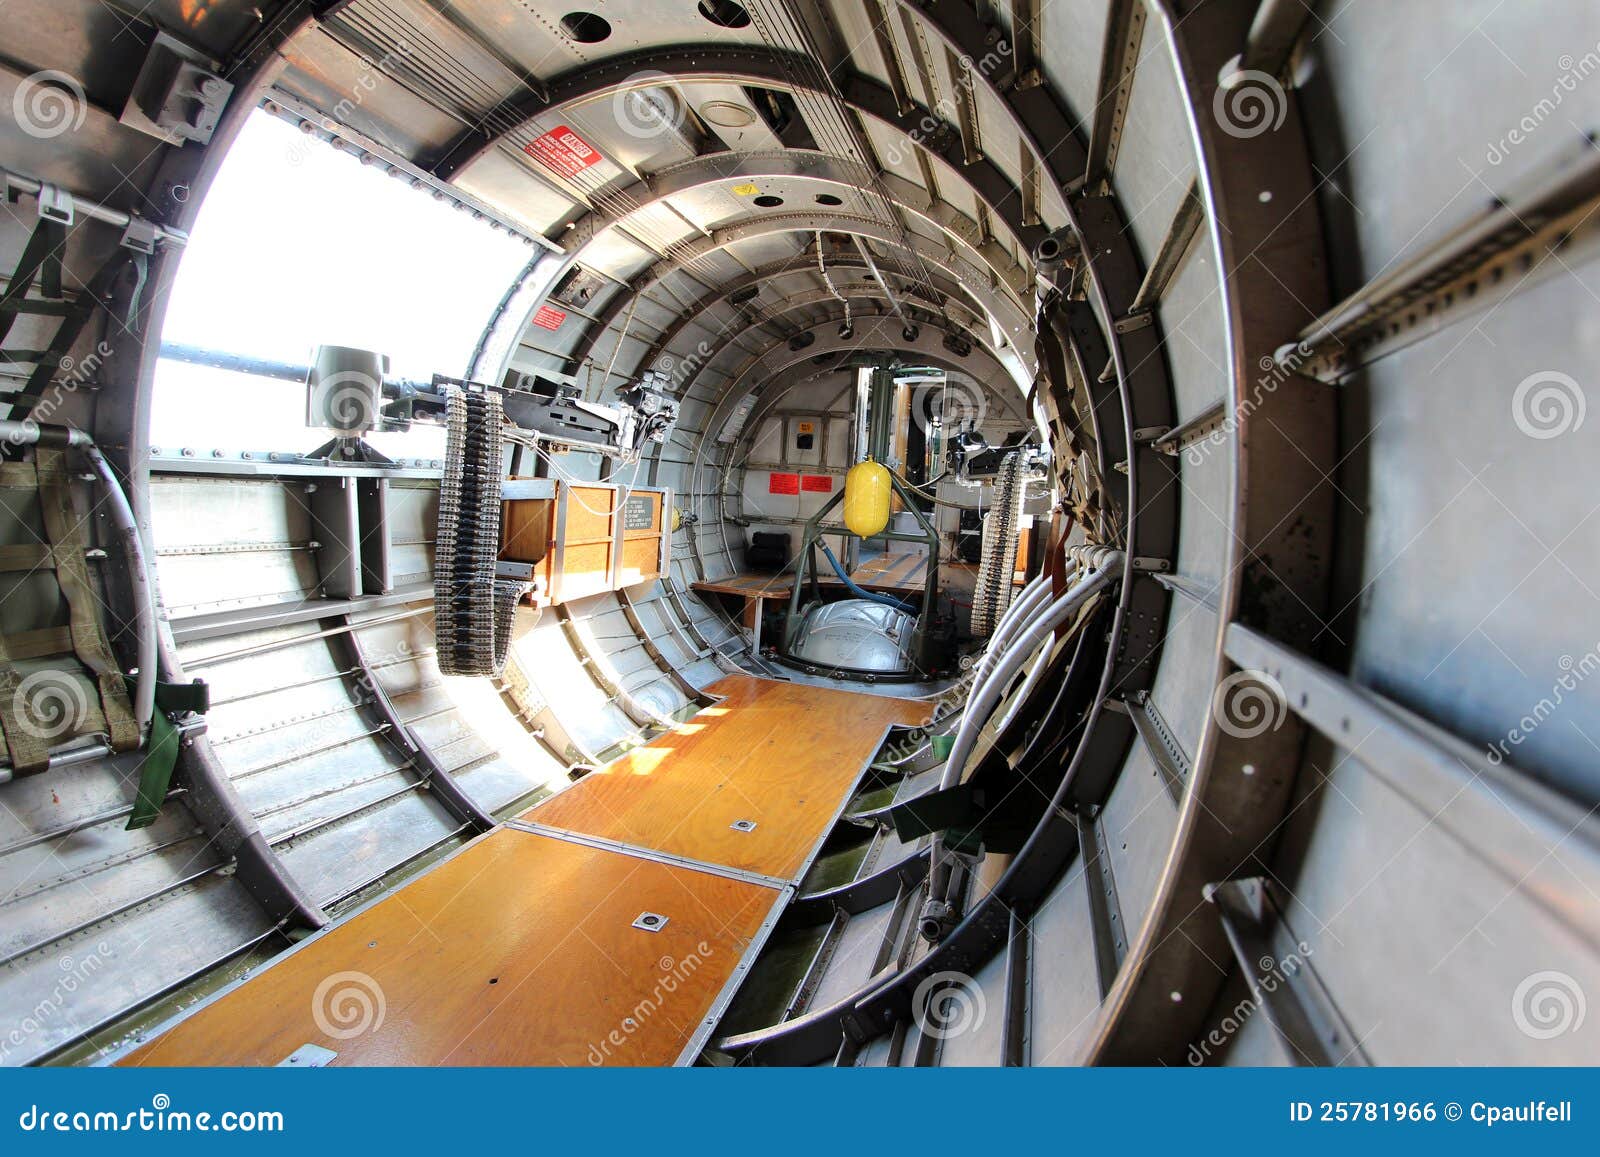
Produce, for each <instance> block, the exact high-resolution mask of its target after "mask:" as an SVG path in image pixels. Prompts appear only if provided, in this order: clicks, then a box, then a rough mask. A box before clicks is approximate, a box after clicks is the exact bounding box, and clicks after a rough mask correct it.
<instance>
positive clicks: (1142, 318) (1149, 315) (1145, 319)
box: [1111, 309, 1156, 333]
mask: <svg viewBox="0 0 1600 1157" xmlns="http://www.w3.org/2000/svg"><path fill="white" fill-rule="evenodd" d="M1155 320H1156V315H1155V312H1154V311H1153V310H1150V309H1138V310H1135V311H1134V312H1132V313H1130V314H1128V316H1126V317H1119V318H1117V320H1116V321H1114V322H1112V323H1111V328H1112V329H1114V330H1116V331H1117V332H1118V333H1135V332H1137V331H1138V330H1141V329H1148V328H1149V327H1150V326H1151V325H1152V324H1154V323H1155Z"/></svg>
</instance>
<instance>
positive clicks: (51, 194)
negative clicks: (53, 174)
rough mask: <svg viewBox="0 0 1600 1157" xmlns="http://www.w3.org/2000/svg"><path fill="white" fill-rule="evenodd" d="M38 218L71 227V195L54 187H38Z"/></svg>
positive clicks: (46, 185)
mask: <svg viewBox="0 0 1600 1157" xmlns="http://www.w3.org/2000/svg"><path fill="white" fill-rule="evenodd" d="M38 196H39V216H41V217H43V218H44V219H45V220H46V221H56V222H58V223H60V224H62V225H71V224H72V221H73V202H72V194H71V193H69V192H67V191H66V190H65V189H62V188H59V187H57V186H55V185H48V184H44V183H43V182H41V183H40V185H39V194H38Z"/></svg>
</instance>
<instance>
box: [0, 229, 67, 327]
mask: <svg viewBox="0 0 1600 1157" xmlns="http://www.w3.org/2000/svg"><path fill="white" fill-rule="evenodd" d="M66 243H67V227H66V226H65V225H63V224H62V223H61V222H60V221H53V220H51V219H50V218H49V217H40V218H39V223H38V224H37V225H35V226H34V227H33V232H32V233H31V234H30V235H29V236H28V243H27V244H26V245H24V246H23V247H22V257H21V259H20V260H18V262H17V270H16V272H15V273H13V274H12V275H11V282H10V284H8V285H7V286H6V291H5V293H4V294H3V295H0V341H5V339H6V335H7V334H8V333H10V332H11V326H12V323H14V322H15V321H16V320H17V315H18V314H19V313H22V312H23V299H24V298H25V297H27V295H28V289H29V288H30V287H31V286H32V285H33V279H34V278H35V277H38V278H39V283H40V284H39V288H40V292H41V293H43V294H44V296H46V297H52V298H59V297H60V296H61V251H62V249H63V248H64V247H65V246H66Z"/></svg>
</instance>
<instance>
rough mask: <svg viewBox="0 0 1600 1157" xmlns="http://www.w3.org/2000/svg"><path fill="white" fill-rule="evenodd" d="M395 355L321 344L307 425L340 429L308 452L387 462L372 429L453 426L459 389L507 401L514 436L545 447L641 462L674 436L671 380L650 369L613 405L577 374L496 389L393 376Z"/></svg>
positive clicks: (543, 376) (504, 407) (518, 380)
mask: <svg viewBox="0 0 1600 1157" xmlns="http://www.w3.org/2000/svg"><path fill="white" fill-rule="evenodd" d="M388 367H389V359H388V358H387V357H385V356H384V355H382V354H379V353H376V352H374V351H371V350H361V349H352V348H349V347H346V346H319V347H318V349H317V355H316V358H315V359H314V360H313V362H312V364H311V366H310V367H308V369H307V371H306V424H307V425H309V426H323V427H326V428H328V429H330V430H332V431H333V433H334V437H333V439H332V440H330V441H329V442H326V443H324V444H323V445H322V446H319V447H318V448H317V449H316V450H313V451H312V452H311V454H310V455H308V457H312V458H327V459H329V460H332V461H344V462H355V461H359V462H365V463H367V464H369V465H380V466H381V465H383V464H385V463H387V462H388V459H387V458H385V457H384V456H383V455H382V454H381V453H379V452H378V451H377V450H375V449H373V447H372V446H370V445H368V444H367V442H366V441H365V437H364V436H365V435H366V434H368V433H371V432H373V431H384V432H390V431H401V430H409V429H410V428H411V427H412V425H413V424H414V423H417V422H422V423H425V424H433V425H448V421H449V418H448V411H449V397H450V393H451V391H452V390H456V391H461V390H491V391H492V392H494V393H495V394H497V395H498V396H499V398H500V413H501V417H502V420H503V423H504V428H503V431H502V432H503V434H504V437H505V438H506V439H507V440H508V441H514V442H522V443H524V444H530V445H539V444H548V445H551V446H554V447H557V448H559V449H565V450H584V451H588V452H590V453H595V454H603V455H605V456H607V457H610V458H616V459H618V460H620V461H622V462H625V463H626V462H636V461H638V459H639V455H640V454H641V453H642V452H643V451H644V448H645V446H647V445H649V444H650V443H652V442H654V443H658V444H659V443H662V442H665V441H666V440H667V435H668V434H669V433H670V432H671V430H672V427H673V425H674V423H676V422H677V420H678V404H677V402H675V401H674V400H673V399H671V398H669V397H667V396H666V394H665V392H664V387H665V386H666V381H665V376H664V375H662V374H659V373H657V372H655V371H648V372H647V373H646V374H645V375H644V377H643V378H641V379H640V380H639V381H638V382H635V383H632V384H630V385H628V386H626V387H624V388H622V389H620V390H618V391H617V398H616V403H615V404H613V405H603V404H601V403H599V402H590V401H585V400H584V399H583V397H582V396H581V395H582V390H581V388H580V387H579V386H578V384H577V382H575V381H574V380H573V379H572V378H570V377H568V376H566V375H564V374H556V373H553V372H547V371H536V372H533V373H521V372H517V371H513V372H511V373H509V374H507V375H506V379H505V381H504V382H503V383H502V384H501V385H500V386H499V387H489V386H484V385H482V384H481V383H474V382H468V381H465V380H463V379H461V378H451V377H446V376H445V375H443V374H435V375H434V376H433V378H432V380H431V381H428V382H417V381H411V380H408V379H405V378H391V377H389V376H388V373H387V371H388Z"/></svg>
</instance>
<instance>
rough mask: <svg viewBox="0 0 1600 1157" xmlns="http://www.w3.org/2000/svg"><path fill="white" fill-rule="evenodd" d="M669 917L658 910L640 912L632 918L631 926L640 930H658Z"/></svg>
mask: <svg viewBox="0 0 1600 1157" xmlns="http://www.w3.org/2000/svg"><path fill="white" fill-rule="evenodd" d="M668 920H669V917H666V916H663V915H662V914H661V913H659V912H640V913H639V915H638V916H636V917H635V918H634V921H633V926H634V927H635V928H637V929H639V930H640V931H641V932H659V931H661V930H662V929H663V928H665V927H666V926H667V922H668Z"/></svg>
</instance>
